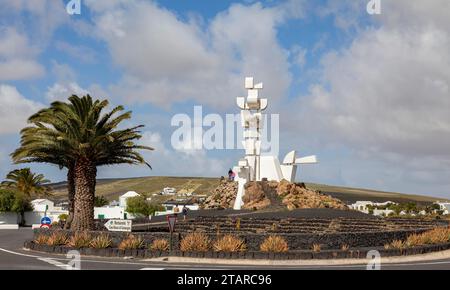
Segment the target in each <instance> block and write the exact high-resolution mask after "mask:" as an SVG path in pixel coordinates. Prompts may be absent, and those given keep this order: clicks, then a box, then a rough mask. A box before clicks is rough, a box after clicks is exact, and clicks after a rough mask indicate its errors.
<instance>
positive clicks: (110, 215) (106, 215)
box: [94, 191, 140, 219]
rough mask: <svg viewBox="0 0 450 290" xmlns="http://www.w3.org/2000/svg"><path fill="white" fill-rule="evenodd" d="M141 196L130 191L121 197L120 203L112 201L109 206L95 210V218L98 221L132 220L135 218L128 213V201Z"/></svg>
mask: <svg viewBox="0 0 450 290" xmlns="http://www.w3.org/2000/svg"><path fill="white" fill-rule="evenodd" d="M136 196H140V194H139V193H137V192H135V191H128V192H127V193H125V194H123V195H121V196H119V201H112V202H111V203H110V204H109V205H107V206H103V207H95V208H94V218H96V219H131V218H133V216H132V215H131V214H129V213H127V212H126V211H125V210H126V208H127V200H128V199H129V198H131V197H136Z"/></svg>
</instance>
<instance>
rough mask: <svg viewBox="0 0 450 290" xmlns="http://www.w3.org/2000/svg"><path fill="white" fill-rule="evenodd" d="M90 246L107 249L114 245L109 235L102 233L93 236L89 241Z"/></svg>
mask: <svg viewBox="0 0 450 290" xmlns="http://www.w3.org/2000/svg"><path fill="white" fill-rule="evenodd" d="M89 246H91V247H92V248H94V249H106V248H109V247H111V246H112V240H111V238H110V237H109V235H107V234H101V235H98V236H96V237H95V238H93V239H92V240H91V242H90V243H89Z"/></svg>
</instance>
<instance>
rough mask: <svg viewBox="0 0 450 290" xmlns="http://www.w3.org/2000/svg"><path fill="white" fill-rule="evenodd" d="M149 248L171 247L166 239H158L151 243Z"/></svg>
mask: <svg viewBox="0 0 450 290" xmlns="http://www.w3.org/2000/svg"><path fill="white" fill-rule="evenodd" d="M149 248H150V250H152V251H168V250H169V248H170V247H169V242H168V241H167V240H166V239H156V240H154V241H153V242H152V243H151V245H150V247H149Z"/></svg>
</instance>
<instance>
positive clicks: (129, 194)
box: [119, 191, 140, 208]
mask: <svg viewBox="0 0 450 290" xmlns="http://www.w3.org/2000/svg"><path fill="white" fill-rule="evenodd" d="M136 196H140V194H139V193H137V192H136V191H128V192H127V193H125V194H123V195H121V196H120V197H119V206H120V207H125V208H126V207H127V199H128V198H130V197H136Z"/></svg>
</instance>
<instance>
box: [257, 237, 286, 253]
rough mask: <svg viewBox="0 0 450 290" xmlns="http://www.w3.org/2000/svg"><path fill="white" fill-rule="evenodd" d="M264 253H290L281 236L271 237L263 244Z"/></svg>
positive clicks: (261, 247)
mask: <svg viewBox="0 0 450 290" xmlns="http://www.w3.org/2000/svg"><path fill="white" fill-rule="evenodd" d="M260 249H261V251H262V252H272V253H284V252H287V251H289V246H288V244H287V242H286V240H285V239H284V238H283V237H280V236H269V237H267V238H266V239H265V240H264V241H263V242H262V244H261V246H260Z"/></svg>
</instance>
